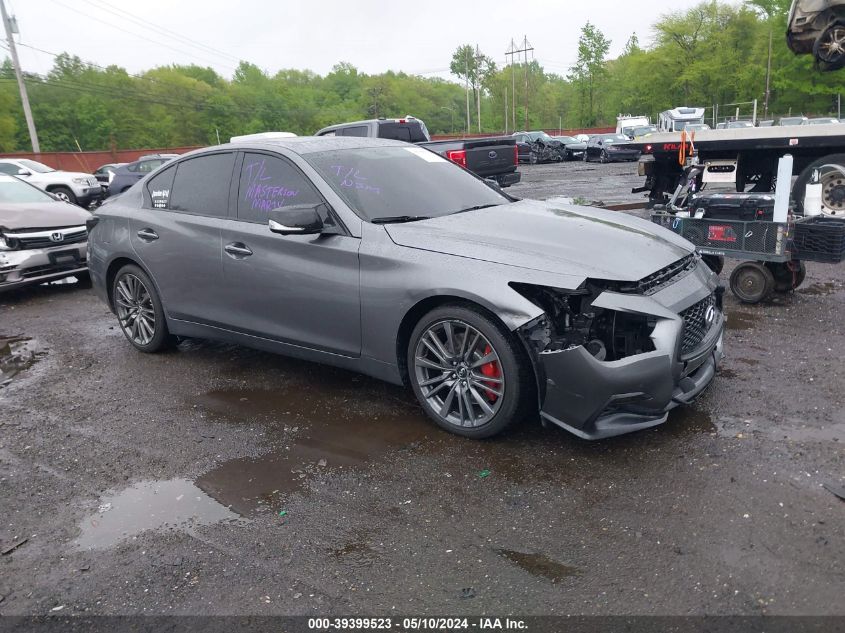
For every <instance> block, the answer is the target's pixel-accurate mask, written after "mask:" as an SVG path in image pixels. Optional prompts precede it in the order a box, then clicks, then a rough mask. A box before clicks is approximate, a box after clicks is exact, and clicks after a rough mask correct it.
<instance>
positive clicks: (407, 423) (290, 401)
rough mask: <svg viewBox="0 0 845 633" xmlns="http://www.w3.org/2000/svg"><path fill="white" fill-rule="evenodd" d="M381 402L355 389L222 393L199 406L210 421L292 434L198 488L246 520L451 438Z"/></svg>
mask: <svg viewBox="0 0 845 633" xmlns="http://www.w3.org/2000/svg"><path fill="white" fill-rule="evenodd" d="M384 400H385V401H382V402H379V401H378V400H377V399H374V400H369V399H368V398H366V397H365V396H364V397H362V395H361V394H360V391H357V390H355V389H354V388H353V389H350V390H349V393H348V394H345V393H344V392H343V390H340V391H339V392H335V393H334V394H330V395H327V394H326V391H322V392H319V393H318V392H317V390H316V389H309V388H308V386H307V385H296V386H292V387H288V388H281V389H278V390H263V389H233V390H227V389H221V390H216V391H211V392H209V393H207V394H205V395H204V396H202V397H201V398H200V399H199V400H198V404H199V405H200V406H201V407H202V409H203V410H205V411H206V412H207V413H208V414H209V416H210V417H212V418H215V419H218V420H224V421H227V422H233V423H242V422H245V421H247V420H257V421H259V422H262V423H270V424H271V428H270V433H271V434H272V433H273V432H274V428H273V427H272V425H273V424H275V425H276V426H275V430H276V431H277V432H278V431H282V430H286V431H288V433H290V436H288V435H287V434H285V435H282V434H281V433H279V435H282V437H280V441H281V442H282V443H283V445H282V446H279V447H277V448H276V449H274V450H273V451H271V452H270V453H268V454H266V455H263V456H261V457H242V458H238V459H233V460H230V461H227V462H224V463H223V464H221V465H220V466H218V467H217V468H214V469H213V470H211V471H209V472H207V473H205V474H204V475H202V476H201V477H199V478H197V480H196V485H197V486H198V487H199V488H200V489H202V490H203V491H205V492H206V493H208V494H209V495H211V496H212V497H213V498H214V499H216V500H217V501H219V502H220V503H221V504H223V505H224V506H227V507H230V508H231V509H232V510H234V511H235V512H237V513H238V514H241V515H253V514H255V513H257V512H261V511H264V510H267V509H271V510H279V509H281V503H282V501H283V500H284V498H285V497H286V496H287V495H289V494H290V493H292V492H295V491H297V490H299V489H300V488H301V487H302V486H303V485H304V483H305V482H306V481H307V480H308V478H309V476H313V475H316V474H317V473H319V472H321V471H323V470H325V469H332V470H338V469H355V468H360V467H362V466H364V465H365V464H368V463H370V462H373V461H377V460H379V459H380V458H382V457H384V456H385V455H386V454H388V453H390V452H392V451H395V450H400V449H403V448H408V447H414V446H417V445H419V444H420V443H422V442H425V441H428V440H431V439H432V438H435V437H437V436H440V437H442V436H444V435H445V432H443V431H440V430H438V429H437V428H436V427H435V426H434V425H433V424H430V423H429V422H428V421H427V420H426V418H425V417H424V415H423V413H422V411H421V410H420V409H418V408H417V407H414V406H412V405H410V404H403V403H397V402H396V401H395V400H391V399H389V398H386V399H384Z"/></svg>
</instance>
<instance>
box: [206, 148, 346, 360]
mask: <svg viewBox="0 0 845 633" xmlns="http://www.w3.org/2000/svg"><path fill="white" fill-rule="evenodd" d="M238 162H239V163H240V165H241V167H240V175H239V177H238V178H235V179H234V180H233V186H232V189H233V191H232V201H231V206H232V207H233V209H235V210H236V215H237V219H230V220H229V221H227V223H226V227H225V228H224V229H223V231H222V238H223V239H222V252H223V256H222V261H223V264H222V267H223V288H224V289H225V297H226V304H227V309H228V310H229V314H230V318H231V320H232V324H233V327H234V329H237V330H239V331H242V332H245V333H248V334H254V335H256V336H262V337H266V338H271V339H275V340H279V341H284V342H286V343H291V344H295V345H301V346H304V347H309V348H313V349H319V350H324V351H329V352H333V353H337V354H344V355H347V356H358V355H359V354H360V352H361V314H360V311H361V309H360V297H359V270H358V247H359V245H360V240H359V239H358V238H355V237H349V236H346V235H287V236H285V235H279V234H276V233H272V232H271V231H270V228H269V226H268V220H269V213H270V211H272V210H273V209H276V208H279V207H284V206H285V205H291V204H317V203H321V202H323V198H322V196H320V194H319V193H318V191H317V189H316V188H315V187H314V186H313V184H312V183H311V181H310V180H309V179H308V178H307V177H306V176H305V175H304V174H303V173H302V172H301V171H300V170H299V169H298V168H297V167H296V166H295V165H293V164H292V163H291V162H290V161H288V160H286V159H284V158H283V157H281V156H279V155H277V154H271V153H261V152H244V153H243V154H242V160H239V161H238Z"/></svg>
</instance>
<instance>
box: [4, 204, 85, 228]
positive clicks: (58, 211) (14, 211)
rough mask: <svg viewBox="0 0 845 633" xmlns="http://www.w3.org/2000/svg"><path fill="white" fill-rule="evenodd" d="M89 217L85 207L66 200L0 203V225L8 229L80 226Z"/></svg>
mask: <svg viewBox="0 0 845 633" xmlns="http://www.w3.org/2000/svg"><path fill="white" fill-rule="evenodd" d="M90 217H91V214H90V213H89V212H88V211H86V210H85V209H83V208H81V207H77V206H76V205H73V204H68V203H66V202H59V201H56V202H49V201H48V202H39V203H22V204H12V203H8V202H4V203H2V204H0V227H2V228H5V229H8V230H10V231H15V230H20V229H50V228H56V227H60V226H80V225H82V224H85V220H87V219H88V218H90Z"/></svg>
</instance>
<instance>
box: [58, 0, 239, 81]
mask: <svg viewBox="0 0 845 633" xmlns="http://www.w3.org/2000/svg"><path fill="white" fill-rule="evenodd" d="M50 2H52V3H53V4H57V5H59V6H60V7H64V8H65V9H67V10H68V11H72V12H73V13H75V14H79V15H84V16H85V17H87V18H90V19H91V20H95V21H96V22H100V23H101V24H105V25H106V26H110V27H111V28H113V29H117V30H118V31H123V32H124V33H128V34H129V35H133V36H135V37H137V38H140V39H142V40H146V41H147V42H150V43H152V44H156V45H157V46H164V47H165V48H169V49H170V50H173V51H176V52H177V53H181V54H183V55H188V56H190V57H194V58H195V59H200V60H202V61H203V62H204V63H210V64H219V65H220V66H223V67H224V68H227V69H229V70H232V71H234V70H236V68H235V67H234V66H229V65H227V64H221V63H220V62H213V61H211V60H209V59H206V58H201V57H198V56H194V54H193V53H189V52H186V51H185V50H183V49H179V48H176V47H174V46H171V45H170V44H167V43H165V42H161V41H158V40H154V39H152V38H150V37H148V36H146V35H142V34H140V33H137V32H135V31H131V30H129V29H125V28H123V27H121V26H118V25H116V24H112V23H111V22H106V21H105V20H102V19H100V18H98V17H96V16H94V15H91V14H90V13H85V12H84V11H80V10H79V9H78V8H74V7H71V6H68V5H66V4H65V3H64V2H59V0H50Z"/></svg>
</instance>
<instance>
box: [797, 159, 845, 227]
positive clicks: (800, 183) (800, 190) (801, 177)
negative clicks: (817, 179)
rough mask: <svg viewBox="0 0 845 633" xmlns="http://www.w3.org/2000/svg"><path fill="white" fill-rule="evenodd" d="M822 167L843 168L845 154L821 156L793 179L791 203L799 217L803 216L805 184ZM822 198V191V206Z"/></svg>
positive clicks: (823, 194)
mask: <svg viewBox="0 0 845 633" xmlns="http://www.w3.org/2000/svg"><path fill="white" fill-rule="evenodd" d="M824 165H839V166H841V167H843V168H845V154H830V155H828V156H822V157H821V158H819V159H817V160H814V161H813V162H812V163H810V164H809V165H807V166H806V167H805V168H804V170H803V171H802V172H801V173H800V174H798V178H796V179H795V184H794V185H793V186H792V201H793V203H794V207H795V210H796V212H797V213H798V214H799V215H803V214H804V193H805V192H806V190H807V183H809V182H810V178H812V177H813V171H815V170H816V169H819V168H821V167H823V166H824ZM843 180H845V178H843ZM824 196H825V192H824V191H822V204H824Z"/></svg>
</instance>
